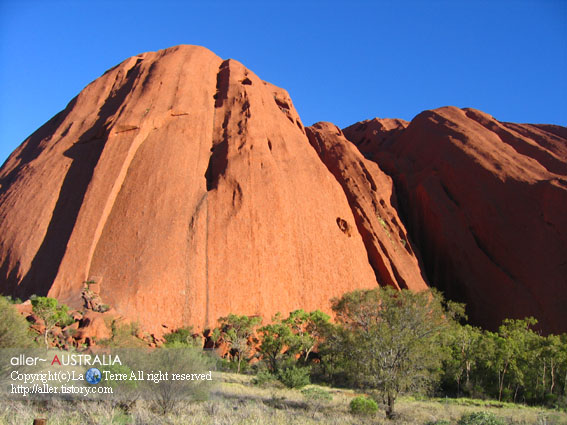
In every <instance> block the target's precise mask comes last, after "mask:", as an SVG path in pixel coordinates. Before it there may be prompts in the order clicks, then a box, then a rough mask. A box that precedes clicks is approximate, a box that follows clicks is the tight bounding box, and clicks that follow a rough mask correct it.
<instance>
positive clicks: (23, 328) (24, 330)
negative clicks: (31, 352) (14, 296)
mask: <svg viewBox="0 0 567 425" xmlns="http://www.w3.org/2000/svg"><path fill="white" fill-rule="evenodd" d="M31 343H32V338H31V336H30V334H29V328H28V323H27V322H26V319H24V318H23V317H22V316H21V315H20V314H19V313H18V312H17V311H16V309H15V308H14V306H13V305H12V303H11V301H10V300H9V299H7V298H5V297H0V348H16V347H18V348H19V347H28V346H29V345H31Z"/></svg>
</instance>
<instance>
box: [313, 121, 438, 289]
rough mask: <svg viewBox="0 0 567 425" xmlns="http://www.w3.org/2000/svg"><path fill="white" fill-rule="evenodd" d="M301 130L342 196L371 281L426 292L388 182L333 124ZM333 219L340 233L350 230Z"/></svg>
mask: <svg viewBox="0 0 567 425" xmlns="http://www.w3.org/2000/svg"><path fill="white" fill-rule="evenodd" d="M306 131H307V136H308V137H309V141H310V142H311V144H312V145H313V147H314V148H315V150H316V151H317V153H318V154H319V157H320V158H321V161H323V163H324V164H325V165H326V166H327V168H328V169H329V171H330V172H331V173H332V174H333V176H334V177H335V178H336V179H337V181H338V182H339V184H340V185H341V187H342V188H343V190H344V192H345V195H346V197H347V199H348V202H349V205H350V208H351V210H352V212H353V214H354V220H355V224H356V227H357V229H358V233H360V235H361V236H362V240H363V241H364V245H365V246H366V252H367V253H368V261H369V263H370V265H371V266H372V268H373V269H374V271H375V273H376V279H377V281H378V282H379V283H380V284H381V285H390V286H393V287H394V288H397V289H410V290H413V291H421V290H424V289H427V285H426V284H425V281H424V279H423V277H422V274H421V269H420V267H419V264H418V261H417V258H416V256H415V254H414V252H413V250H412V247H411V243H410V242H409V239H408V235H407V233H406V230H405V227H404V226H403V225H402V224H401V220H400V218H399V217H398V214H397V211H396V207H397V201H396V196H395V194H394V191H393V184H392V179H391V178H390V177H388V176H387V175H386V174H384V173H383V172H382V171H381V170H380V168H378V166H377V165H376V164H375V163H373V162H371V161H369V160H367V159H365V158H364V157H363V156H362V155H361V153H360V152H359V151H358V150H357V149H356V147H355V146H354V145H353V144H352V143H350V142H349V141H348V140H347V139H346V138H345V137H344V135H343V134H342V132H341V130H339V129H338V128H337V127H336V126H335V125H333V124H331V123H317V124H315V125H313V126H312V127H307V128H306ZM338 220H339V219H338V218H337V224H339V225H340V226H341V228H342V229H343V231H344V232H346V233H348V234H350V233H351V232H355V231H356V230H355V229H351V228H350V227H349V225H348V223H346V222H345V223H340V222H339V221H338Z"/></svg>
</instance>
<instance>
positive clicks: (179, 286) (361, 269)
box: [0, 46, 402, 334]
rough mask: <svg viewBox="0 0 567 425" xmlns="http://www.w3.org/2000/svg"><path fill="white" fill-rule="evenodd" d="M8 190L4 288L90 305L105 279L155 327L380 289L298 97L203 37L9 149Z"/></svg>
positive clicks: (99, 89)
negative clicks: (91, 291) (87, 296)
mask: <svg viewBox="0 0 567 425" xmlns="http://www.w3.org/2000/svg"><path fill="white" fill-rule="evenodd" d="M0 185H1V186H0V291H2V292H4V293H12V294H17V295H20V296H22V297H25V296H28V295H31V294H32V293H36V294H40V295H45V294H47V295H49V296H54V297H57V298H58V299H60V300H61V301H63V302H67V303H69V304H70V305H72V306H73V307H81V306H82V302H83V300H82V299H81V291H82V289H83V287H84V284H83V282H85V281H87V280H89V281H94V282H96V283H97V284H98V286H99V288H100V289H99V295H100V298H101V302H103V303H106V304H109V305H111V306H112V307H114V308H115V310H116V312H117V314H120V315H122V316H124V317H128V318H129V319H131V320H138V321H139V322H140V323H141V324H142V325H143V326H144V327H145V328H146V329H147V330H148V331H149V332H155V333H156V334H160V333H162V331H163V329H164V328H165V327H167V328H170V329H171V328H176V327H179V326H182V325H187V324H191V325H194V326H195V327H196V328H197V329H202V328H206V327H209V326H213V325H216V320H217V318H218V317H220V316H226V315H227V314H228V313H231V312H232V313H237V314H261V315H262V316H264V317H265V318H269V317H270V316H271V315H273V314H274V313H276V312H277V311H282V312H286V313H287V312H289V311H291V310H293V309H296V308H304V309H307V310H312V309H316V308H319V309H324V310H327V311H328V310H329V305H330V303H329V300H330V298H332V297H334V296H339V295H341V294H342V293H344V292H346V291H349V290H353V289H356V288H370V287H373V286H375V285H376V278H375V274H374V271H373V269H372V267H371V266H370V264H369V262H368V255H367V252H366V249H365V244H364V242H363V240H362V238H361V236H360V234H359V233H358V232H357V231H356V224H355V218H354V216H353V213H352V212H351V208H350V206H349V202H348V200H347V197H346V196H345V193H344V191H343V188H342V187H341V185H340V184H339V183H338V182H337V180H336V179H335V178H334V177H333V175H332V174H331V173H330V172H329V171H328V170H327V168H326V166H325V165H324V164H323V163H322V162H321V161H320V160H319V158H318V156H317V153H316V152H315V150H314V149H313V148H312V146H311V145H310V144H309V141H308V139H307V136H306V135H305V130H304V128H303V125H302V124H301V121H300V119H299V117H298V115H297V113H296V111H295V109H294V107H293V104H292V102H291V100H290V99H289V96H288V95H287V93H286V92H285V91H284V90H282V89H279V88H277V87H274V86H272V85H271V84H268V83H266V82H264V81H262V80H260V79H259V78H258V77H257V76H256V75H255V74H254V73H252V72H251V71H249V70H247V69H246V68H245V67H244V66H242V65H241V64H240V63H238V62H236V61H233V60H227V61H223V60H222V59H220V58H219V57H217V56H216V55H214V54H213V53H212V52H210V51H209V50H207V49H204V48H201V47H195V46H178V47H174V48H170V49H167V50H163V51H159V52H153V53H145V54H142V55H139V56H136V57H132V58H130V59H128V60H126V61H124V62H122V63H121V64H120V65H118V66H116V67H114V68H113V69H111V70H109V71H107V72H106V73H105V74H104V75H103V76H101V77H100V78H99V79H97V80H96V81H94V82H93V83H91V84H90V85H88V86H87V87H86V88H85V89H84V90H83V91H82V92H81V93H80V94H79V95H78V96H77V97H76V98H75V99H73V100H72V101H71V102H70V103H69V105H68V106H67V108H66V109H65V110H64V111H62V112H61V113H59V114H58V115H56V116H55V117H54V118H53V119H52V120H50V121H49V122H48V123H46V124H45V125H44V126H43V127H41V128H40V129H39V130H38V131H37V132H36V133H34V134H33V135H32V136H31V137H30V138H29V139H27V140H26V141H25V142H24V143H23V144H22V145H21V146H20V147H19V148H18V149H17V150H16V151H15V152H14V153H13V154H12V155H11V156H10V158H9V159H8V160H7V162H6V163H5V164H4V166H3V167H2V169H1V170H0ZM341 226H347V227H349V228H351V229H353V231H352V232H351V233H350V234H346V233H345V232H344V231H343V230H342V227H341ZM400 250H402V247H400Z"/></svg>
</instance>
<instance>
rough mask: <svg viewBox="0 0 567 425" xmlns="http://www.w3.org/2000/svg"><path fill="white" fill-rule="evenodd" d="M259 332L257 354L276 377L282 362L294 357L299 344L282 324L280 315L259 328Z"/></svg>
mask: <svg viewBox="0 0 567 425" xmlns="http://www.w3.org/2000/svg"><path fill="white" fill-rule="evenodd" d="M260 332H261V334H262V338H261V341H262V343H261V344H260V347H259V348H258V352H259V353H260V354H261V356H262V358H263V359H264V360H265V362H266V363H267V366H268V369H269V370H270V372H271V373H273V374H274V375H277V373H278V372H279V370H280V366H281V363H282V361H283V360H284V359H289V358H290V357H292V356H295V354H297V353H298V351H299V348H300V344H299V343H298V339H297V337H296V336H295V334H294V333H293V331H292V330H291V327H290V326H289V325H288V324H287V323H284V322H283V320H282V318H281V315H280V313H278V314H276V315H275V316H274V317H273V318H272V323H270V324H269V325H266V326H263V327H262V328H260Z"/></svg>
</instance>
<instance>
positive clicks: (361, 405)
mask: <svg viewBox="0 0 567 425" xmlns="http://www.w3.org/2000/svg"><path fill="white" fill-rule="evenodd" d="M377 411H378V404H376V402H375V401H374V400H372V399H370V398H366V397H355V398H353V399H352V400H351V402H350V412H351V413H353V414H355V415H374V414H375V413H376V412H377Z"/></svg>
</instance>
